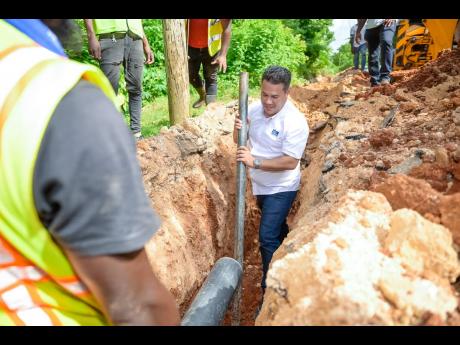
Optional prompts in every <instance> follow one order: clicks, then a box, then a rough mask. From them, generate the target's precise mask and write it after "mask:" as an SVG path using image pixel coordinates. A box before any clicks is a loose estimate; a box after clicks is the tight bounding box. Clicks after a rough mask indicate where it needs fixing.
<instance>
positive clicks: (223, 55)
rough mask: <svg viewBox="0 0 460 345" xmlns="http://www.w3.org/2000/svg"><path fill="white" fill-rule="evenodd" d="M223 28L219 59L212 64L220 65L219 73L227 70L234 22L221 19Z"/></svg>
mask: <svg viewBox="0 0 460 345" xmlns="http://www.w3.org/2000/svg"><path fill="white" fill-rule="evenodd" d="M221 22H222V28H223V29H224V31H223V32H222V47H221V48H220V51H219V52H218V53H217V57H216V58H215V59H214V60H213V61H212V62H211V64H216V63H217V64H219V72H220V71H223V72H224V73H225V71H226V70H227V51H228V48H229V47H230V39H231V37H232V20H231V19H221Z"/></svg>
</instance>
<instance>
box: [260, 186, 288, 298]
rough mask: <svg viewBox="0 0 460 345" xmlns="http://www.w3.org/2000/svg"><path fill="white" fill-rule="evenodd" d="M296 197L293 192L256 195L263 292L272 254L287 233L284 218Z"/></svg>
mask: <svg viewBox="0 0 460 345" xmlns="http://www.w3.org/2000/svg"><path fill="white" fill-rule="evenodd" d="M296 195H297V191H295V192H281V193H275V194H269V195H257V206H259V208H260V210H261V211H262V216H261V218H260V225H259V244H260V254H261V256H262V268H263V276H262V284H261V285H262V288H263V289H264V291H265V288H266V284H265V279H266V277H267V271H268V266H269V265H270V261H271V260H272V256H273V253H275V251H276V250H277V249H278V247H279V246H280V245H281V243H282V242H283V239H284V238H285V237H286V236H287V234H288V232H289V227H288V225H287V223H286V218H287V216H288V214H289V210H290V209H291V206H292V203H293V202H294V199H295V197H296Z"/></svg>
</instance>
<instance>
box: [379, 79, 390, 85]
mask: <svg viewBox="0 0 460 345" xmlns="http://www.w3.org/2000/svg"><path fill="white" fill-rule="evenodd" d="M388 84H390V80H389V79H383V80H381V81H380V85H388Z"/></svg>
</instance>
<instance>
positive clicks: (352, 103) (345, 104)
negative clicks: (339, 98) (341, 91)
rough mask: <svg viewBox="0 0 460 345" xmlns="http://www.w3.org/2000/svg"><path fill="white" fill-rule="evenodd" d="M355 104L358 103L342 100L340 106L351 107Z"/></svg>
mask: <svg viewBox="0 0 460 345" xmlns="http://www.w3.org/2000/svg"><path fill="white" fill-rule="evenodd" d="M355 104H356V102H355V101H345V102H340V104H339V107H343V108H349V107H351V106H353V105H355Z"/></svg>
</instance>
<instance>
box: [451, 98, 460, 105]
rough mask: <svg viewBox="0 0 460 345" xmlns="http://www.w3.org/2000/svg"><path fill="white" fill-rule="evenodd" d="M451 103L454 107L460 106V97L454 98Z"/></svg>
mask: <svg viewBox="0 0 460 345" xmlns="http://www.w3.org/2000/svg"><path fill="white" fill-rule="evenodd" d="M451 102H452V104H453V105H454V107H458V106H460V97H453V98H451Z"/></svg>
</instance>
